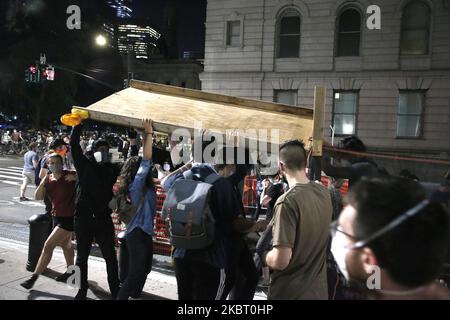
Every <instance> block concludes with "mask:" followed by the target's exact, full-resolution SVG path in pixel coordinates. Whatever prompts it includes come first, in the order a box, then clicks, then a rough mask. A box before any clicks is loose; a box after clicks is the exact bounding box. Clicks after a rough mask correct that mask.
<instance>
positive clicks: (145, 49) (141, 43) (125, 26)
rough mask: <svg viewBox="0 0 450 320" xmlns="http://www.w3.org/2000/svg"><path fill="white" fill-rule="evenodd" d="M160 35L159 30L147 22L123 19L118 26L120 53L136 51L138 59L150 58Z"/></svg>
mask: <svg viewBox="0 0 450 320" xmlns="http://www.w3.org/2000/svg"><path fill="white" fill-rule="evenodd" d="M160 37H161V34H160V33H159V32H157V31H156V30H155V29H153V28H152V27H150V26H149V25H148V24H145V23H136V22H135V21H133V20H128V21H127V20H123V21H120V22H119V24H118V26H117V48H118V50H119V53H121V54H128V52H130V51H131V52H134V55H135V57H136V59H148V55H149V52H150V51H151V50H152V49H153V48H155V47H156V43H157V41H158V39H159V38H160Z"/></svg>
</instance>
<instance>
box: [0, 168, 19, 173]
mask: <svg viewBox="0 0 450 320" xmlns="http://www.w3.org/2000/svg"><path fill="white" fill-rule="evenodd" d="M0 170H6V171H11V172H20V173H22V172H23V169H12V168H0Z"/></svg>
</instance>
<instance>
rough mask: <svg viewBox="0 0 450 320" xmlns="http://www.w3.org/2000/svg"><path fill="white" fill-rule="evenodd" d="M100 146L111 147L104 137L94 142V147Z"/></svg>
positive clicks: (94, 148) (95, 148)
mask: <svg viewBox="0 0 450 320" xmlns="http://www.w3.org/2000/svg"><path fill="white" fill-rule="evenodd" d="M100 147H107V148H108V149H109V143H108V142H107V141H106V140H103V139H100V140H97V141H95V142H94V143H93V146H92V149H93V150H98V149H99V148H100Z"/></svg>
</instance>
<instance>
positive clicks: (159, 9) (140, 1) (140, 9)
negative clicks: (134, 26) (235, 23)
mask: <svg viewBox="0 0 450 320" xmlns="http://www.w3.org/2000/svg"><path fill="white" fill-rule="evenodd" d="M168 5H173V6H174V7H175V9H176V20H177V38H178V52H179V55H180V56H182V54H183V51H199V52H202V53H203V52H204V44H205V24H204V23H205V21H206V0H188V1H187V0H133V5H132V7H133V10H134V15H135V18H139V19H148V20H149V21H150V24H151V25H152V27H154V28H155V29H156V30H157V31H160V32H161V31H163V30H164V9H165V7H166V6H168Z"/></svg>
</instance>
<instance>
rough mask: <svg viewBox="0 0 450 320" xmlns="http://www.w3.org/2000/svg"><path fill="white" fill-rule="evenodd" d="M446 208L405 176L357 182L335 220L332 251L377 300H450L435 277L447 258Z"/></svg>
mask: <svg viewBox="0 0 450 320" xmlns="http://www.w3.org/2000/svg"><path fill="white" fill-rule="evenodd" d="M448 224H449V217H448V212H446V210H445V209H444V208H443V207H442V206H441V205H440V204H437V203H430V202H429V201H428V200H426V195H425V191H424V189H423V188H422V187H421V186H420V184H419V183H417V182H416V181H412V180H406V179H401V178H383V179H381V178H373V179H371V180H362V181H360V182H358V183H357V184H356V185H355V186H354V188H353V189H352V190H351V191H350V193H349V196H348V205H347V206H346V207H345V208H344V210H343V211H342V213H341V215H340V217H339V219H338V220H337V221H336V222H333V223H332V224H331V233H332V236H333V240H332V246H331V250H332V252H333V255H334V257H335V259H336V262H337V264H338V265H339V268H340V269H341V271H342V273H343V274H344V276H345V277H346V278H347V279H348V280H350V282H351V283H353V284H355V285H357V287H359V288H360V289H362V290H363V291H364V292H365V293H366V295H367V297H370V298H375V299H408V300H410V299H450V293H449V291H448V290H447V289H445V288H444V287H442V286H441V285H440V284H439V283H438V282H437V281H436V279H437V277H438V276H439V274H440V272H441V271H442V267H443V264H444V262H445V259H446V254H447V246H448V239H449V232H448V228H449V225H448Z"/></svg>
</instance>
